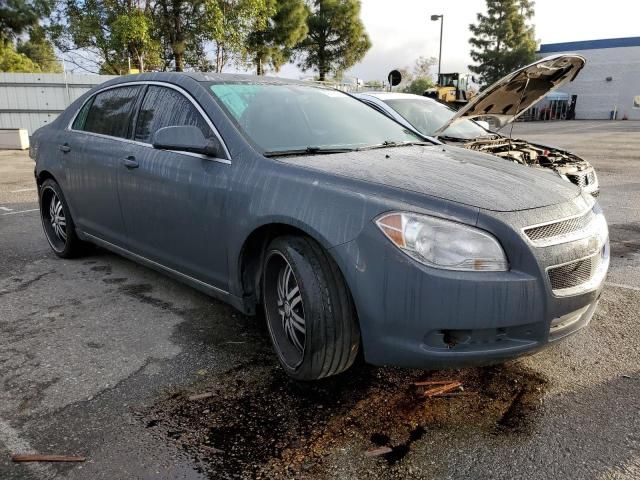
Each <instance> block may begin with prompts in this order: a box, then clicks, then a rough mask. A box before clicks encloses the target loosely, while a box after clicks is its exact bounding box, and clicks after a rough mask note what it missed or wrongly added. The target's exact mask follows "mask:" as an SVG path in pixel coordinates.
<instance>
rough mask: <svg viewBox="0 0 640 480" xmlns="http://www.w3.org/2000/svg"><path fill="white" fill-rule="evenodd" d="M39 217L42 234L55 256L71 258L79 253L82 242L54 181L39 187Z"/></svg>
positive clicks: (46, 181) (60, 191) (48, 181)
mask: <svg viewBox="0 0 640 480" xmlns="http://www.w3.org/2000/svg"><path fill="white" fill-rule="evenodd" d="M40 217H41V218H42V227H43V229H44V234H45V236H46V237H47V241H48V242H49V245H50V246H51V249H52V250H53V252H54V253H55V254H56V255H58V256H59V257H62V258H71V257H74V256H76V255H78V254H79V253H80V250H81V247H82V245H81V244H82V242H81V241H80V239H78V237H77V236H76V231H75V226H74V224H73V219H72V218H71V212H70V211H69V207H68V206H67V202H66V200H65V198H64V195H63V194H62V190H61V189H60V186H59V185H58V184H57V182H56V181H55V180H52V179H47V180H45V181H44V183H43V184H42V186H41V187H40Z"/></svg>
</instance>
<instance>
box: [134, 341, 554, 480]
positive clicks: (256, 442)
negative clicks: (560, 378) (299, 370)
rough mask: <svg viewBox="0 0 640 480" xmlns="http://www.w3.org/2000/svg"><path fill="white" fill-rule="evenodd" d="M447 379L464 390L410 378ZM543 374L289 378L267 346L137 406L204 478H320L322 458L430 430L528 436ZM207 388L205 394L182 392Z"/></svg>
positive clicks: (401, 441) (360, 370)
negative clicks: (425, 393)
mask: <svg viewBox="0 0 640 480" xmlns="http://www.w3.org/2000/svg"><path fill="white" fill-rule="evenodd" d="M443 379H452V380H458V381H460V382H462V384H463V387H464V391H462V392H458V394H456V395H455V396H450V397H437V398H431V399H425V398H423V397H422V396H421V395H420V391H418V390H417V389H416V387H415V386H414V385H413V383H414V382H416V381H420V380H443ZM545 386H546V380H545V379H544V378H543V377H541V376H540V375H539V374H538V373H534V372H532V371H530V370H528V369H526V368H525V367H523V366H522V365H521V364H519V363H517V362H511V363H508V364H505V365H501V366H495V367H485V368H469V369H462V370H452V371H439V372H431V373H430V372H424V371H415V370H401V369H393V368H375V367H371V366H367V365H364V364H359V365H356V366H355V367H354V368H352V369H351V370H350V371H349V372H348V373H346V374H344V375H340V376H337V377H332V378H328V379H325V380H322V381H319V382H315V383H299V382H295V381H292V380H290V379H289V378H288V377H287V376H286V375H285V374H284V372H283V371H282V370H281V369H280V368H279V367H277V365H275V363H274V360H273V356H272V354H271V352H270V351H269V350H268V349H266V348H259V349H258V352H255V351H254V354H253V356H251V357H250V358H249V359H248V360H247V361H246V362H244V363H241V364H239V365H237V366H236V367H234V368H232V369H230V370H229V371H227V372H226V373H224V374H223V375H216V377H215V378H208V377H206V376H205V377H203V378H202V379H201V380H199V381H198V382H196V383H195V384H193V385H192V386H191V387H190V388H189V389H176V390H174V391H169V392H165V393H164V394H163V395H162V396H161V398H160V399H159V400H158V401H157V402H156V403H155V405H153V407H151V408H150V409H148V410H145V411H144V412H140V417H141V422H144V424H145V426H146V427H148V429H149V431H151V432H153V434H154V435H157V436H161V437H164V438H165V439H166V441H167V442H170V443H173V444H174V445H175V446H176V449H177V450H178V451H182V452H183V453H184V454H186V455H187V456H189V457H190V458H191V459H192V460H194V462H195V463H196V464H197V465H198V468H199V469H200V470H201V471H202V472H203V473H205V474H207V475H208V476H209V477H210V478H216V479H217V478H310V477H314V478H323V477H326V476H329V477H330V475H328V472H326V471H325V466H326V465H325V463H326V458H327V457H328V456H329V455H331V454H332V453H333V452H336V451H338V450H340V449H344V448H347V447H348V448H349V449H350V451H352V452H353V451H355V452H361V454H362V455H364V453H365V452H366V451H367V450H371V449H374V448H377V447H388V449H389V450H390V451H389V453H386V454H384V455H381V456H379V457H377V458H370V459H369V460H370V461H371V462H383V464H385V463H386V465H387V468H394V467H395V466H397V465H398V464H400V463H401V462H402V461H403V459H404V458H405V456H407V455H408V454H410V452H411V451H412V448H413V446H414V444H415V443H417V442H420V441H421V440H423V439H424V438H425V437H427V436H428V435H429V432H430V431H435V430H443V429H462V430H471V431H478V432H483V433H486V434H489V435H522V436H528V435H529V434H530V433H531V432H532V430H533V428H534V426H535V422H536V419H537V417H538V416H537V411H538V408H539V406H540V405H541V400H542V395H543V393H544V389H545ZM203 392H204V393H208V394H209V395H210V396H209V397H208V398H203V399H200V400H190V399H189V396H191V395H194V394H199V393H203Z"/></svg>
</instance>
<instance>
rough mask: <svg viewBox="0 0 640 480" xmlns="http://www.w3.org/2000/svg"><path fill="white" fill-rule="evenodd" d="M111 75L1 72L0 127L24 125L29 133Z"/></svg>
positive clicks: (53, 117)
mask: <svg viewBox="0 0 640 480" xmlns="http://www.w3.org/2000/svg"><path fill="white" fill-rule="evenodd" d="M111 78H114V77H113V76H111V75H76V74H69V75H65V74H57V73H56V74H54V73H42V74H40V73H0V128H26V129H27V130H28V131H29V135H31V134H32V133H33V132H34V131H35V130H37V129H38V128H40V127H42V126H43V125H46V124H47V123H50V122H51V121H53V119H55V118H56V117H57V116H58V115H59V114H60V112H62V111H63V110H64V109H65V108H67V106H69V105H70V104H71V102H73V101H74V100H75V99H77V98H78V97H79V96H80V95H82V94H83V93H84V92H86V91H87V90H89V89H90V88H92V87H94V86H95V85H98V84H100V83H103V82H106V81H107V80H109V79H111Z"/></svg>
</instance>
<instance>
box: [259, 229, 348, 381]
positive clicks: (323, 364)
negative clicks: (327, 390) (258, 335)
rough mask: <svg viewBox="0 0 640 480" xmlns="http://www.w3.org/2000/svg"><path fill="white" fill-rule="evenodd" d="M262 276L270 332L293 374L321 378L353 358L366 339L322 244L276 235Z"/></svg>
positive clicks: (279, 354) (275, 347)
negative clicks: (361, 333) (361, 332)
mask: <svg viewBox="0 0 640 480" xmlns="http://www.w3.org/2000/svg"><path fill="white" fill-rule="evenodd" d="M262 282H263V283H262V292H263V302H264V308H265V315H266V320H267V326H268V328H269V334H270V336H271V340H272V343H273V346H274V349H275V351H276V353H277V355H278V359H279V360H280V363H281V364H282V366H283V368H284V369H285V371H286V372H287V374H289V375H290V376H291V377H293V378H295V379H297V380H316V379H319V378H323V377H327V376H329V375H335V374H337V373H340V372H342V371H344V370H346V369H347V368H349V367H350V366H351V365H352V364H353V362H354V360H355V358H356V356H357V354H358V348H359V345H360V330H359V328H358V323H357V319H356V316H355V311H354V307H353V302H352V300H351V295H350V294H349V291H348V289H347V286H346V284H345V282H344V279H343V278H342V274H341V272H340V271H339V269H338V267H337V265H336V264H335V262H334V261H333V259H331V258H330V257H329V256H328V255H327V253H326V252H325V251H324V250H323V249H322V247H320V245H318V244H317V243H316V242H314V241H313V240H311V239H310V238H306V237H297V236H287V237H279V238H277V239H275V240H273V241H272V242H271V244H270V245H269V247H268V248H267V253H266V255H265V260H264V265H263V277H262Z"/></svg>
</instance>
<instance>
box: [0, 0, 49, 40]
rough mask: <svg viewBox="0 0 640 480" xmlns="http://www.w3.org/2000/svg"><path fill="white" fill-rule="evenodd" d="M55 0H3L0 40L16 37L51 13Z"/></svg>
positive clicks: (0, 18) (0, 6) (0, 3)
mask: <svg viewBox="0 0 640 480" xmlns="http://www.w3.org/2000/svg"><path fill="white" fill-rule="evenodd" d="M53 2H54V0H2V1H1V2H0V42H7V41H12V40H14V39H16V38H17V37H18V36H20V35H21V34H22V33H24V32H25V31H26V30H27V29H28V28H30V27H34V26H37V25H38V21H39V20H40V19H41V18H43V17H46V16H48V15H49V14H50V13H51V8H52V6H53Z"/></svg>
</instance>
